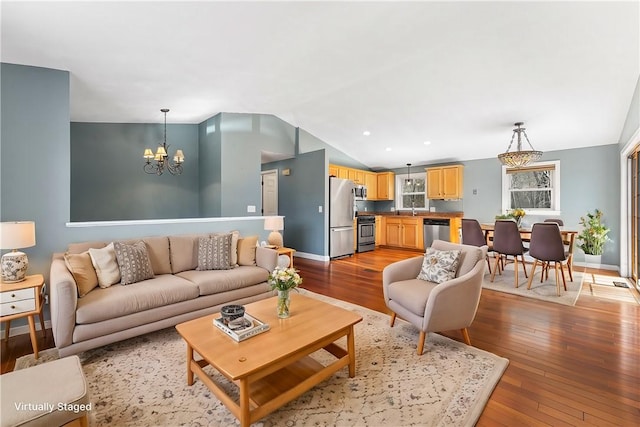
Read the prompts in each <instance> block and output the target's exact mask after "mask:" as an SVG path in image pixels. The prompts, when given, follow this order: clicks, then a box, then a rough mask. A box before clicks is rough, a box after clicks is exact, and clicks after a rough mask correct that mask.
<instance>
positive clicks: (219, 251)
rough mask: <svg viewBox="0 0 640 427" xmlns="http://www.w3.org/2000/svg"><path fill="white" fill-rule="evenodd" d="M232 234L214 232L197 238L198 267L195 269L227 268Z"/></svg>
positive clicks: (228, 266)
mask: <svg viewBox="0 0 640 427" xmlns="http://www.w3.org/2000/svg"><path fill="white" fill-rule="evenodd" d="M231 240H232V235H231V233H229V234H214V235H211V236H202V237H200V238H199V239H198V267H197V268H196V270H199V271H203V270H229V269H230V268H233V265H232V264H231Z"/></svg>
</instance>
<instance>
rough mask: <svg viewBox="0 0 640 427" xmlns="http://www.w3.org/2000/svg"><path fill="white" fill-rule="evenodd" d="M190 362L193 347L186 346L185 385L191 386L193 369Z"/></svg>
mask: <svg viewBox="0 0 640 427" xmlns="http://www.w3.org/2000/svg"><path fill="white" fill-rule="evenodd" d="M192 362H193V347H191V346H190V345H189V344H187V385H193V369H191V363H192Z"/></svg>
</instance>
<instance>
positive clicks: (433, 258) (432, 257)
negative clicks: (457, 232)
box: [417, 248, 460, 283]
mask: <svg viewBox="0 0 640 427" xmlns="http://www.w3.org/2000/svg"><path fill="white" fill-rule="evenodd" d="M459 261H460V251H459V250H454V251H440V250H438V249H434V248H427V252H426V253H425V254H424V259H423V260H422V268H421V270H420V273H419V274H418V277H417V278H418V279H420V280H428V281H430V282H435V283H442V282H446V281H447V280H451V279H453V278H455V277H456V272H457V271H458V263H459Z"/></svg>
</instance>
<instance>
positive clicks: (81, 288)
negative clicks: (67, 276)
mask: <svg viewBox="0 0 640 427" xmlns="http://www.w3.org/2000/svg"><path fill="white" fill-rule="evenodd" d="M64 263H65V264H66V266H67V268H68V269H69V271H70V272H71V275H73V279H74V280H75V281H76V285H77V287H78V297H80V298H82V297H83V296H85V295H86V294H88V293H89V292H91V290H93V289H94V288H96V287H97V286H98V276H96V270H94V268H93V264H92V263H91V256H90V255H89V252H82V253H81V254H64Z"/></svg>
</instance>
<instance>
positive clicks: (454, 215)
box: [358, 211, 464, 218]
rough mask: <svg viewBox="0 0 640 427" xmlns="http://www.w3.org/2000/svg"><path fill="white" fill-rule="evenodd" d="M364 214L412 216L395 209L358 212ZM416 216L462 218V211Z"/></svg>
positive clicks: (418, 215) (419, 214)
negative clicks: (393, 210) (391, 210)
mask: <svg viewBox="0 0 640 427" xmlns="http://www.w3.org/2000/svg"><path fill="white" fill-rule="evenodd" d="M366 215H369V216H370V215H382V216H412V215H411V212H410V211H395V212H358V216H366ZM415 216H417V217H422V218H462V217H463V216H464V212H424V211H419V212H416V215H415Z"/></svg>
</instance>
